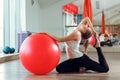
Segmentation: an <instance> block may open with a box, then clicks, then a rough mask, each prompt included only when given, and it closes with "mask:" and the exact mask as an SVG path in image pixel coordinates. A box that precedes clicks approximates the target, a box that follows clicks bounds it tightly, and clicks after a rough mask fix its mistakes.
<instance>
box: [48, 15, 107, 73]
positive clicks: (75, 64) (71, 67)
mask: <svg viewBox="0 0 120 80" xmlns="http://www.w3.org/2000/svg"><path fill="white" fill-rule="evenodd" d="M46 34H48V35H49V36H51V37H52V38H53V39H55V40H56V41H58V42H65V43H66V53H67V56H68V60H66V61H63V62H62V63H60V64H59V65H57V67H56V71H57V72H59V73H69V72H70V73H71V72H84V71H86V70H93V71H96V72H108V70H109V67H108V65H107V62H106V60H105V58H104V56H103V53H102V50H101V48H100V45H99V41H98V40H97V37H96V43H95V44H94V47H95V48H96V50H97V54H98V59H99V63H98V62H96V61H93V60H92V59H90V58H89V57H88V56H87V55H86V54H84V53H83V52H81V51H79V46H80V42H81V39H86V40H87V39H88V38H89V37H91V36H92V34H94V35H95V36H96V32H95V30H94V29H93V25H92V23H91V21H90V19H89V18H88V17H86V18H84V19H83V20H82V21H81V23H80V24H79V25H78V26H77V28H76V29H75V30H74V31H73V32H72V33H71V34H69V35H67V36H65V37H62V38H60V37H57V36H54V35H52V34H49V33H46ZM87 42H88V41H87ZM86 48H87V43H85V50H86Z"/></svg>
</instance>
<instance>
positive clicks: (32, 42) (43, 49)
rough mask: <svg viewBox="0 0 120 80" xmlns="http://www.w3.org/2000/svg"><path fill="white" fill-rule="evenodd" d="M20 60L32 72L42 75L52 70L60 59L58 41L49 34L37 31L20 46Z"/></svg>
mask: <svg viewBox="0 0 120 80" xmlns="http://www.w3.org/2000/svg"><path fill="white" fill-rule="evenodd" d="M19 53H20V55H19V57H20V61H21V63H22V64H23V66H24V67H25V68H26V69H27V70H28V71H29V72H31V73H34V74H37V75H42V74H47V73H49V72H50V71H52V70H53V69H54V68H55V67H56V66H57V64H58V62H59V60H60V48H59V46H58V44H57V41H55V40H54V39H52V38H51V37H50V36H48V35H47V34H42V33H36V34H32V35H30V36H29V37H27V38H26V39H25V40H24V41H23V43H22V45H21V47H20V52H19Z"/></svg>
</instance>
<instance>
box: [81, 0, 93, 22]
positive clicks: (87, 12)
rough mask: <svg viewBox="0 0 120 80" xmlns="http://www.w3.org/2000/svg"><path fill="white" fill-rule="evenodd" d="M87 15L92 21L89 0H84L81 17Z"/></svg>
mask: <svg viewBox="0 0 120 80" xmlns="http://www.w3.org/2000/svg"><path fill="white" fill-rule="evenodd" d="M85 17H89V18H90V20H91V22H92V21H93V15H92V3H91V0H84V9H83V18H85Z"/></svg>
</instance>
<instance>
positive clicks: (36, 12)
mask: <svg viewBox="0 0 120 80" xmlns="http://www.w3.org/2000/svg"><path fill="white" fill-rule="evenodd" d="M40 16H41V8H40V7H39V3H38V0H34V4H33V5H32V3H31V0H26V30H27V31H31V32H39V30H40V25H41V21H40V20H41V18H40Z"/></svg>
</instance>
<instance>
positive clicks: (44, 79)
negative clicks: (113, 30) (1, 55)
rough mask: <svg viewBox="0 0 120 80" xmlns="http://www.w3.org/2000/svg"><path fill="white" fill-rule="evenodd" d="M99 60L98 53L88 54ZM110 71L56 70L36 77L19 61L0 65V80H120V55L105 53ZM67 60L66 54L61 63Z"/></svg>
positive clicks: (62, 56) (63, 55)
mask: <svg viewBox="0 0 120 80" xmlns="http://www.w3.org/2000/svg"><path fill="white" fill-rule="evenodd" d="M88 55H89V56H90V57H91V58H93V59H94V60H97V55H96V53H95V52H94V53H89V54H88ZM104 55H105V57H106V59H107V61H108V64H109V66H110V71H109V72H108V73H96V72H90V73H69V74H58V73H57V72H56V71H55V70H53V71H51V72H50V73H49V74H47V75H34V74H32V73H30V72H28V71H27V70H26V69H24V67H23V66H22V65H21V63H20V61H19V59H17V60H13V61H9V62H5V63H1V64H0V76H1V77H0V80H120V69H119V68H120V53H104ZM65 59H66V54H65V53H62V54H61V61H62V60H65Z"/></svg>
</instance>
